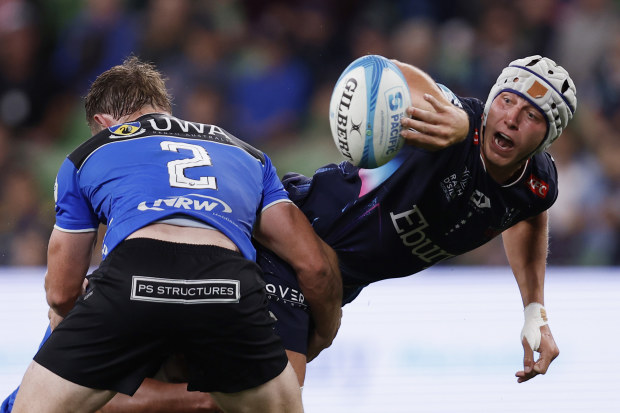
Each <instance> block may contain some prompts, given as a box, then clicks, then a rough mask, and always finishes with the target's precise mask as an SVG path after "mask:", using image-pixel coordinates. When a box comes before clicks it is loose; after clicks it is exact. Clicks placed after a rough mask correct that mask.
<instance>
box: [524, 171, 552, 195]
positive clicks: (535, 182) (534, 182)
mask: <svg viewBox="0 0 620 413" xmlns="http://www.w3.org/2000/svg"><path fill="white" fill-rule="evenodd" d="M527 184H528V186H529V187H530V190H531V191H532V192H534V194H535V195H536V196H537V197H539V198H545V197H546V196H547V192H549V185H547V183H546V182H545V181H543V180H542V179H539V178H537V177H535V176H534V175H533V174H532V175H530V179H529V180H528V181H527Z"/></svg>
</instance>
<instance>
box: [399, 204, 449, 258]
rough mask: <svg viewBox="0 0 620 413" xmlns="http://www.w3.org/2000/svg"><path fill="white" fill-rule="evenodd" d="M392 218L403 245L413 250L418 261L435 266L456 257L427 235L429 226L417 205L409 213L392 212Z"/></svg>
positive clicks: (412, 252)
mask: <svg viewBox="0 0 620 413" xmlns="http://www.w3.org/2000/svg"><path fill="white" fill-rule="evenodd" d="M390 218H391V219H392V225H393V226H394V229H395V230H396V233H397V234H398V236H399V237H400V240H401V242H402V243H403V245H404V246H405V247H407V248H411V254H412V255H414V256H415V257H417V258H418V259H420V260H422V261H424V262H426V263H429V264H433V263H436V262H439V261H441V260H445V259H446V258H450V257H453V256H454V255H453V254H450V253H449V252H447V251H445V250H444V249H442V248H441V247H439V246H438V245H436V244H435V243H434V242H433V240H431V239H430V238H429V237H428V236H427V235H426V233H425V229H426V228H428V226H429V224H428V222H427V220H426V219H425V218H424V216H423V215H422V212H421V211H420V210H419V208H418V207H417V206H416V205H414V206H413V208H412V209H410V210H407V211H403V212H399V213H394V212H390Z"/></svg>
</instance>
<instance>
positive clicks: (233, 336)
mask: <svg viewBox="0 0 620 413" xmlns="http://www.w3.org/2000/svg"><path fill="white" fill-rule="evenodd" d="M85 107H86V114H87V119H88V122H89V125H90V127H91V130H92V131H93V133H94V136H93V137H92V138H91V139H89V140H88V141H86V142H85V143H84V144H82V145H81V146H79V147H78V148H77V149H76V150H74V151H73V152H72V153H71V154H69V155H68V156H67V158H66V159H65V161H64V162H63V164H62V165H61V167H60V170H59V172H58V176H57V180H56V186H55V198H56V224H55V226H54V230H53V232H52V235H51V238H50V242H49V248H48V265H47V273H46V276H45V290H46V297H47V301H48V303H49V305H50V308H51V310H52V312H53V314H52V317H51V321H52V327H54V329H53V331H52V333H51V335H50V336H49V338H48V339H47V340H46V341H45V342H44V343H43V344H42V346H41V348H40V350H39V351H38V352H37V354H36V355H35V357H34V361H33V362H32V363H31V365H30V366H29V367H28V369H27V371H26V374H25V375H24V379H23V381H22V383H21V386H20V389H19V392H18V393H17V397H16V399H15V404H14V406H13V412H15V413H19V412H22V413H23V412H37V413H45V412H50V413H52V412H58V413H67V412H95V411H97V410H98V409H99V408H100V407H102V406H104V405H105V404H106V403H107V402H108V401H109V400H110V399H111V398H112V397H113V396H114V395H115V394H116V393H117V392H120V393H125V394H128V395H131V394H134V392H136V390H137V389H138V387H139V386H140V384H141V383H142V382H143V380H144V379H145V378H146V377H149V376H151V375H153V374H154V373H155V372H156V371H157V370H158V369H159V368H160V366H161V364H162V362H163V361H164V360H166V359H167V358H169V357H170V356H171V355H172V354H182V355H183V356H184V357H185V359H186V361H187V364H186V365H187V374H188V376H187V377H188V384H187V389H188V390H193V391H201V392H209V393H210V394H211V396H212V397H213V398H214V399H215V400H216V401H217V404H218V405H219V406H220V408H222V409H223V410H224V411H229V412H246V411H252V412H302V411H303V407H302V402H301V392H300V389H299V386H298V385H297V380H296V378H295V372H294V371H293V368H292V367H291V365H290V363H289V362H288V358H287V355H286V353H285V349H284V347H283V345H282V342H281V340H280V338H279V337H278V336H277V335H276V334H275V333H274V331H273V323H274V319H273V317H272V316H271V315H270V313H269V311H268V308H267V303H268V300H267V297H266V294H265V288H264V287H265V284H264V281H263V280H262V279H261V275H262V274H261V271H260V268H259V267H258V265H257V264H256V262H255V258H256V250H255V248H254V246H253V244H252V242H251V239H252V236H254V237H255V239H257V240H259V241H260V242H261V243H262V244H264V245H266V246H268V247H269V248H273V249H274V250H275V251H276V252H277V253H278V254H279V255H280V256H281V257H282V258H283V259H284V260H286V261H287V262H289V263H291V265H293V266H294V267H295V269H296V271H297V275H298V277H299V283H300V285H301V286H302V287H301V290H302V291H303V292H304V294H308V296H311V297H312V299H311V300H312V305H313V309H314V308H315V307H314V305H315V304H316V306H317V307H316V308H317V310H318V312H317V314H316V315H315V317H314V320H315V321H316V322H317V323H318V324H319V325H320V327H319V329H320V331H319V333H318V334H316V335H315V338H314V341H316V342H322V343H323V344H325V345H329V343H331V341H332V340H333V337H334V336H335V334H336V332H337V330H338V327H339V325H340V317H341V314H342V310H341V308H340V301H341V299H342V288H341V279H340V274H339V271H338V266H337V259H336V255H335V253H334V252H333V250H331V249H330V248H329V247H328V246H327V245H326V244H325V243H323V242H322V241H321V240H320V238H318V237H317V236H316V234H315V232H314V231H313V230H312V227H311V226H310V225H309V223H308V221H307V220H306V218H305V217H304V215H303V214H302V213H301V212H300V211H299V209H298V208H297V207H296V206H295V205H294V204H292V203H291V202H290V200H289V198H288V195H287V193H286V191H284V189H283V187H282V183H281V182H280V180H279V179H278V176H277V174H276V171H275V168H274V167H273V165H272V164H271V161H270V159H269V158H268V156H267V155H265V154H264V153H263V152H261V151H259V150H257V149H255V148H253V147H251V146H249V145H248V144H246V143H245V142H243V141H241V140H239V139H237V138H235V137H234V136H232V135H230V134H229V133H228V132H226V131H224V130H222V129H221V128H219V127H218V126H215V125H205V124H200V123H194V122H189V121H185V120H181V119H178V118H175V117H173V116H172V115H171V114H170V113H171V104H170V97H169V96H168V93H167V91H166V88H165V83H164V81H163V79H162V77H161V75H160V73H159V72H158V71H157V70H155V68H154V67H153V66H152V65H150V64H146V63H143V62H141V61H139V60H138V59H137V58H135V57H131V58H129V59H127V60H126V61H125V62H124V63H123V64H122V65H119V66H115V67H113V68H111V69H109V70H107V71H106V72H104V73H103V74H101V75H100V76H99V77H97V79H96V80H95V81H94V82H93V84H92V86H91V88H90V90H89V93H88V95H87V96H86V99H85ZM100 223H103V224H105V225H107V231H106V234H105V238H104V241H103V260H102V263H101V265H100V266H99V268H98V269H97V270H95V271H94V272H93V273H92V274H91V275H90V276H89V282H88V286H87V289H86V291H85V292H84V293H83V291H82V285H83V283H84V279H85V276H86V273H87V271H88V268H89V264H90V262H91V255H92V251H93V246H94V242H95V240H96V234H97V232H96V231H97V228H98V226H99V224H100ZM59 318H63V319H62V321H60V323H58V324H57V325H56V322H57V321H58V319H59Z"/></svg>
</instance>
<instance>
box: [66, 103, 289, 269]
mask: <svg viewBox="0 0 620 413" xmlns="http://www.w3.org/2000/svg"><path fill="white" fill-rule="evenodd" d="M55 195H56V224H55V228H57V229H59V230H61V231H66V232H85V231H94V230H96V229H97V227H98V225H99V223H103V224H106V225H107V226H108V228H107V231H106V235H105V238H104V242H103V258H105V257H106V256H107V254H108V253H109V252H110V251H111V250H112V249H113V248H114V247H115V246H116V245H118V243H119V242H121V241H122V240H123V239H125V238H126V237H127V236H128V235H130V234H131V233H133V232H134V231H136V230H137V229H139V228H141V227H143V226H145V225H147V224H149V223H152V222H155V221H158V220H161V219H163V218H165V217H169V216H172V215H178V214H183V215H187V216H190V217H192V218H194V219H196V220H200V221H202V222H205V223H207V224H208V225H210V226H212V227H214V228H216V229H218V230H220V231H221V232H223V233H224V234H226V236H228V238H230V239H231V240H232V241H233V242H234V243H235V244H236V245H237V247H238V248H239V250H240V251H241V253H242V254H243V255H244V256H245V257H246V258H248V259H252V260H254V259H255V256H256V251H255V250H254V247H253V245H252V243H251V241H250V238H251V234H252V229H253V226H254V223H255V221H256V217H257V214H259V213H260V212H261V211H262V210H263V209H265V208H267V207H268V206H270V205H273V204H274V203H277V202H281V201H288V195H287V193H286V191H284V189H283V187H282V184H281V182H280V181H279V179H278V176H277V174H276V171H275V168H274V167H273V165H272V164H271V161H270V159H269V158H268V157H267V156H266V155H265V154H264V153H263V152H261V151H258V150H256V149H255V148H253V147H251V146H250V145H248V144H246V143H244V142H243V141H241V140H239V139H237V138H235V137H234V136H232V135H230V134H229V133H227V132H226V131H224V130H223V129H221V128H219V127H217V126H214V125H205V124H200V123H193V122H188V121H184V120H181V119H177V118H175V117H173V116H168V115H163V114H152V115H145V116H142V117H140V118H139V119H138V120H136V121H135V122H130V123H125V124H122V125H117V126H114V127H112V128H108V129H105V130H104V131H102V132H100V133H98V134H97V135H95V136H94V137H92V138H91V139H89V140H88V141H86V142H85V143H84V144H82V145H81V146H80V147H78V148H77V149H76V150H75V151H73V152H72V153H71V154H70V155H69V156H68V157H67V159H66V160H65V161H64V163H63V164H62V166H61V167H60V170H59V172H58V177H57V180H56V188H55Z"/></svg>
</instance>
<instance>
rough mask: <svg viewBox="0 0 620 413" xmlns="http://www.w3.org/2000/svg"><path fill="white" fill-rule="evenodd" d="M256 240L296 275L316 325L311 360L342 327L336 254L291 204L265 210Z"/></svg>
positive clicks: (257, 229) (309, 357) (339, 278)
mask: <svg viewBox="0 0 620 413" xmlns="http://www.w3.org/2000/svg"><path fill="white" fill-rule="evenodd" d="M254 237H255V238H256V239H257V240H258V241H259V242H260V243H261V244H263V245H264V246H265V247H267V248H269V249H271V250H272V251H273V252H274V253H276V254H277V255H278V256H280V258H282V259H283V260H285V261H286V262H288V263H289V264H290V265H291V266H292V267H293V269H294V270H295V271H296V273H297V278H298V280H299V287H300V288H301V291H302V292H303V294H304V297H305V300H306V302H307V303H308V305H309V306H310V309H311V311H312V319H313V321H314V323H315V333H314V337H313V338H311V341H310V345H311V348H310V350H309V354H308V359H309V360H311V359H312V358H313V357H315V356H316V355H318V353H319V352H320V351H321V350H322V349H325V348H327V347H329V346H330V345H331V343H332V341H333V340H334V338H335V337H336V333H337V332H338V329H339V328H340V319H341V317H342V309H341V306H342V278H341V275H340V270H339V268H338V258H337V255H336V253H335V252H334V250H333V249H332V248H331V247H329V246H328V245H327V244H325V243H324V242H323V241H322V240H321V239H320V238H319V237H318V236H317V235H316V233H315V232H314V229H313V228H312V226H311V225H310V223H309V222H308V219H307V218H306V216H305V215H304V214H303V213H302V212H301V211H300V210H299V208H297V207H296V206H295V205H294V204H292V203H279V204H276V205H273V206H271V207H269V208H267V209H266V210H265V211H263V212H262V214H261V216H260V218H259V221H258V223H257V225H256V227H255V230H254ZM310 351H312V352H313V353H312V354H310Z"/></svg>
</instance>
